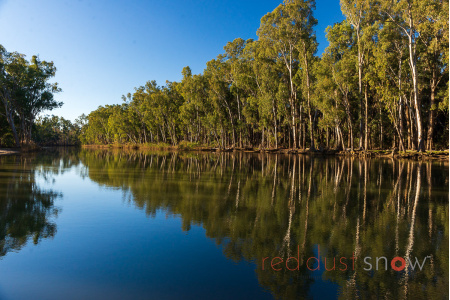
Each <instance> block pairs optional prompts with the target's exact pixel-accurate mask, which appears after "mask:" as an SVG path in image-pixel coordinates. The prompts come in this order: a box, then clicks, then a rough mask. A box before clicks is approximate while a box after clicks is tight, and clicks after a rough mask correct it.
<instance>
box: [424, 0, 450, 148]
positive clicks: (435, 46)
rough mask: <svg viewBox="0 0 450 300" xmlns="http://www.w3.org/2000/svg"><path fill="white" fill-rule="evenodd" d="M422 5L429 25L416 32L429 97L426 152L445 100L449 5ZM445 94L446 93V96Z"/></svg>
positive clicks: (430, 2) (428, 2)
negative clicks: (438, 113)
mask: <svg viewBox="0 0 450 300" xmlns="http://www.w3.org/2000/svg"><path fill="white" fill-rule="evenodd" d="M425 2H426V3H425V4H423V7H422V11H423V12H424V13H425V14H426V16H427V18H428V21H424V22H422V23H420V24H419V25H418V31H419V32H420V36H419V38H420V42H421V44H422V45H423V46H422V49H421V50H422V51H421V53H420V55H421V57H420V63H421V64H422V66H421V68H422V69H423V71H424V73H425V74H424V75H425V76H424V77H425V80H427V81H428V85H429V93H430V95H429V97H430V104H429V112H428V122H427V123H428V124H427V126H428V129H427V136H426V139H427V144H426V149H427V150H432V149H433V146H434V145H433V144H434V142H433V141H434V131H435V130H434V128H435V123H436V117H437V112H438V111H439V103H440V102H442V100H443V98H444V99H445V98H446V99H447V100H448V50H449V48H448V43H449V39H448V38H449V28H448V19H449V15H448V12H449V6H448V1H425ZM443 81H446V82H447V86H445V85H444V84H441V83H442V82H443ZM446 90H447V93H445V91H446ZM446 94H447V95H446Z"/></svg>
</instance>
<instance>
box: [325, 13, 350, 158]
mask: <svg viewBox="0 0 450 300" xmlns="http://www.w3.org/2000/svg"><path fill="white" fill-rule="evenodd" d="M352 36H353V29H352V27H351V26H350V24H349V23H348V22H347V21H346V20H344V21H342V22H341V23H336V24H335V25H334V26H333V27H330V26H329V27H328V28H327V39H328V41H329V42H330V44H329V46H328V47H327V48H326V49H325V53H324V58H325V59H326V60H327V61H329V62H330V64H331V73H332V77H333V80H334V83H335V84H336V86H337V90H338V91H339V93H340V94H341V96H340V97H339V98H338V99H341V100H340V101H339V102H340V105H342V107H343V109H344V111H345V114H346V117H347V129H348V146H347V147H348V148H350V149H351V151H353V150H354V142H353V110H354V106H355V105H354V103H353V101H352V90H353V87H354V86H355V72H354V68H353V67H352V66H354V63H355V61H354V58H355V55H353V53H352V51H351V49H352V45H353V39H352Z"/></svg>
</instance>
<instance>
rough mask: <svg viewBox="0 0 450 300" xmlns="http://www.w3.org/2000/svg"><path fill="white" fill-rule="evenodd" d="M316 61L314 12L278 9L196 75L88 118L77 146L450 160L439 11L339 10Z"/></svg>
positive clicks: (383, 6) (383, 5)
mask: <svg viewBox="0 0 450 300" xmlns="http://www.w3.org/2000/svg"><path fill="white" fill-rule="evenodd" d="M341 8H342V11H343V13H344V15H345V16H346V19H345V20H344V21H342V22H341V23H337V24H334V25H333V26H329V27H328V28H327V38H328V41H329V46H328V47H327V48H326V50H325V52H324V53H323V54H322V56H321V57H317V56H316V55H315V54H316V49H317V42H316V37H315V32H314V26H315V25H316V24H317V20H316V19H315V18H314V16H313V11H314V9H315V2H314V0H291V1H284V2H283V3H282V4H280V5H279V6H278V7H277V8H276V9H275V10H274V11H273V12H270V13H268V14H267V15H265V16H264V17H263V18H262V19H261V26H260V28H259V29H258V31H257V34H258V40H256V41H254V40H251V39H250V40H243V39H241V38H238V39H235V40H234V41H232V42H229V43H227V45H226V46H225V47H224V51H225V53H223V54H220V55H219V56H217V58H215V59H213V60H211V61H209V62H207V67H206V69H205V70H204V72H203V74H198V75H193V74H192V72H191V70H190V68H189V67H185V68H184V69H183V71H182V75H183V78H182V80H181V82H166V85H165V86H162V87H161V86H158V85H157V84H156V82H155V81H150V82H147V83H146V84H145V85H144V86H141V87H138V88H136V89H135V91H134V93H133V94H128V96H127V97H123V98H124V103H123V104H121V105H106V106H104V107H103V106H102V107H99V108H98V109H97V110H96V111H93V112H92V113H90V114H89V115H88V117H87V118H88V125H87V126H86V128H85V130H84V133H83V134H82V137H81V140H82V142H83V143H86V144H109V143H156V142H164V143H170V144H173V145H176V144H178V143H179V142H180V141H182V140H186V141H190V142H196V143H200V144H209V145H215V146H217V147H222V148H225V147H242V146H260V147H264V148H265V147H280V146H282V147H290V148H298V147H301V148H306V147H309V148H311V149H316V148H317V147H320V148H326V147H327V148H351V149H354V148H364V149H370V148H372V149H374V148H391V147H397V148H399V149H400V150H405V149H417V148H420V149H421V150H423V149H425V148H426V149H435V148H448V2H446V1H433V0H427V1H417V0H416V1H412V0H411V1H406V0H402V1H396V2H394V3H392V2H391V1H372V0H366V1H354V0H345V1H344V0H342V1H341Z"/></svg>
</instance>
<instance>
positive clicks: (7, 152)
mask: <svg viewBox="0 0 450 300" xmlns="http://www.w3.org/2000/svg"><path fill="white" fill-rule="evenodd" d="M13 154H20V150H12V149H3V148H0V156H2V155H13Z"/></svg>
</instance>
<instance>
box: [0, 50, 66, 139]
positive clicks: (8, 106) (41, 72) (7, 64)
mask: <svg viewBox="0 0 450 300" xmlns="http://www.w3.org/2000/svg"><path fill="white" fill-rule="evenodd" d="M55 72H56V67H55V66H54V64H53V62H47V61H41V60H40V59H39V57H37V56H33V57H32V58H31V61H27V60H26V59H25V55H23V54H20V53H18V52H7V51H6V49H5V48H4V47H3V46H1V45H0V101H1V104H2V105H1V107H0V145H2V146H16V147H19V146H20V144H21V143H29V142H30V141H31V137H32V130H33V127H34V123H35V120H36V118H37V117H38V115H39V114H40V113H41V112H42V111H45V110H52V109H54V108H57V107H60V106H61V105H62V103H61V102H57V101H56V100H55V99H54V98H53V95H54V94H55V93H57V92H60V91H61V90H60V88H59V87H58V84H57V83H50V82H49V80H50V79H51V78H52V77H54V76H55Z"/></svg>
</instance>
